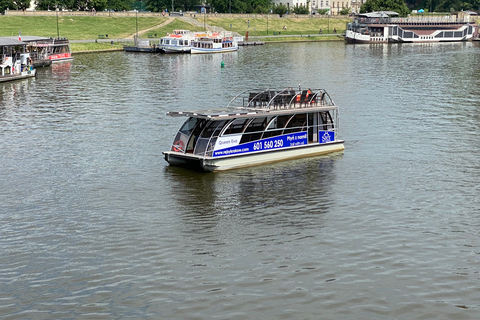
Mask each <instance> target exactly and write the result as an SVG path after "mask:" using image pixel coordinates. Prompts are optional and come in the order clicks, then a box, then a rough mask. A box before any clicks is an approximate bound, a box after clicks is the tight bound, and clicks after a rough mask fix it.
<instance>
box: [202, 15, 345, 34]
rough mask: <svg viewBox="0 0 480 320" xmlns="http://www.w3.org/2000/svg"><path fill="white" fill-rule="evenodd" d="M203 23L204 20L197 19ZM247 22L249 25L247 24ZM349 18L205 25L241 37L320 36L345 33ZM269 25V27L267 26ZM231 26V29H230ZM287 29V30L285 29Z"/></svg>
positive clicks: (233, 21) (226, 21)
mask: <svg viewBox="0 0 480 320" xmlns="http://www.w3.org/2000/svg"><path fill="white" fill-rule="evenodd" d="M197 20H198V21H199V22H201V23H203V19H202V18H201V17H200V18H197ZM247 20H248V21H249V23H247ZM351 21H352V20H351V19H348V18H335V19H332V18H312V19H291V18H288V19H284V18H272V17H269V18H268V19H267V15H264V16H263V18H254V19H240V18H208V19H205V23H206V24H208V25H211V26H219V27H222V28H224V29H226V30H231V31H236V32H238V33H240V34H241V35H246V32H247V31H248V33H249V35H250V36H266V35H267V28H268V35H273V34H274V33H277V34H278V33H280V34H281V35H299V34H305V35H306V34H318V33H319V31H320V29H322V33H324V34H326V33H333V30H334V29H336V30H337V33H339V34H341V33H344V32H345V29H346V25H347V23H348V22H351ZM267 23H268V25H267ZM230 26H231V27H230ZM284 27H286V29H284Z"/></svg>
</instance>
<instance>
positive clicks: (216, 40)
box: [190, 31, 238, 53]
mask: <svg viewBox="0 0 480 320" xmlns="http://www.w3.org/2000/svg"><path fill="white" fill-rule="evenodd" d="M237 50H238V41H237V39H236V38H235V37H233V35H232V33H231V32H230V31H222V32H209V33H206V34H203V35H201V34H197V36H196V39H195V41H192V48H191V50H190V53H220V52H231V51H237Z"/></svg>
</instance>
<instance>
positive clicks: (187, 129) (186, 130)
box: [180, 117, 200, 136]
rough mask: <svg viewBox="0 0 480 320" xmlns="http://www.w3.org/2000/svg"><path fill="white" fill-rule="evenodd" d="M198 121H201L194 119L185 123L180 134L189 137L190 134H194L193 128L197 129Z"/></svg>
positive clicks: (189, 119)
mask: <svg viewBox="0 0 480 320" xmlns="http://www.w3.org/2000/svg"><path fill="white" fill-rule="evenodd" d="M198 120H200V119H198V118H192V117H190V118H188V120H187V121H185V123H184V124H183V126H182V127H181V128H180V132H181V133H183V134H185V135H187V136H189V135H190V132H192V130H193V128H195V126H196V125H197V123H198Z"/></svg>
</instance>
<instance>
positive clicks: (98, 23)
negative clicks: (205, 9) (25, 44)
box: [0, 11, 350, 52]
mask: <svg viewBox="0 0 480 320" xmlns="http://www.w3.org/2000/svg"><path fill="white" fill-rule="evenodd" d="M12 13H13V12H12V11H9V15H7V16H2V18H1V19H0V36H16V35H18V34H19V32H20V31H21V34H23V35H35V36H44V37H52V38H53V37H57V36H60V37H66V38H68V39H70V41H71V42H72V51H73V52H82V51H96V50H113V49H112V48H111V46H112V44H111V41H113V42H114V44H113V45H119V46H122V45H123V43H124V42H125V41H127V42H130V41H132V38H133V35H136V34H138V36H139V37H140V38H147V39H149V40H154V39H159V38H161V37H162V36H164V35H166V34H167V33H171V32H172V31H173V30H175V29H188V30H197V31H201V30H204V29H208V30H220V29H223V30H228V31H232V32H235V33H238V34H240V35H242V36H247V34H248V36H249V40H250V41H251V40H254V39H255V40H256V39H261V41H265V42H266V43H268V42H278V41H282V42H286V41H335V40H341V39H338V34H341V33H343V32H344V30H345V27H346V23H347V22H349V21H350V19H349V18H347V17H341V16H337V17H328V16H327V17H323V16H322V17H320V16H306V17H304V16H302V17H301V16H289V17H288V18H287V17H282V18H280V17H278V16H277V15H263V16H261V15H241V16H238V17H237V16H233V15H232V16H229V15H218V16H215V15H205V16H202V17H200V16H197V15H192V16H189V17H176V18H174V19H171V18H169V17H163V16H161V15H160V16H146V15H142V16H138V17H135V16H132V15H126V16H120V15H110V16H108V15H101V16H100V15H95V16H87V15H85V14H83V13H82V14H83V15H79V14H80V13H79V12H61V13H59V16H56V15H53V14H52V12H47V13H49V14H48V15H45V16H43V15H40V13H41V12H37V14H36V15H30V14H29V15H12ZM307 17H314V18H307ZM334 30H335V31H337V35H335V34H333V31H334ZM320 32H322V34H320ZM299 37H300V38H302V39H301V40H299V39H298V38H299ZM75 40H83V41H85V42H83V44H81V45H77V44H75ZM95 40H97V41H96V42H95ZM103 41H105V42H103ZM85 43H87V44H85Z"/></svg>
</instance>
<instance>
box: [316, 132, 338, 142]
mask: <svg viewBox="0 0 480 320" xmlns="http://www.w3.org/2000/svg"><path fill="white" fill-rule="evenodd" d="M318 137H319V139H318V143H327V142H331V141H335V132H333V131H318Z"/></svg>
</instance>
